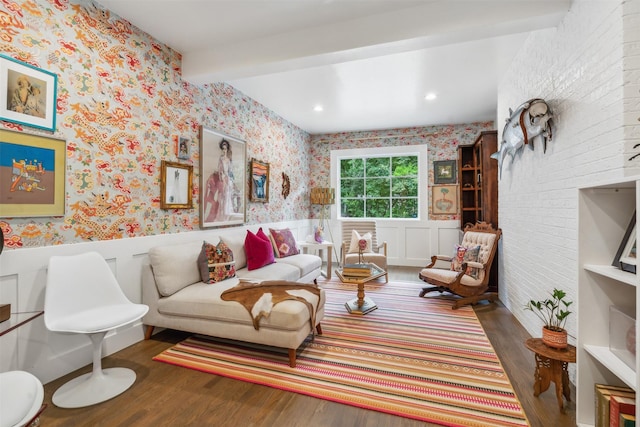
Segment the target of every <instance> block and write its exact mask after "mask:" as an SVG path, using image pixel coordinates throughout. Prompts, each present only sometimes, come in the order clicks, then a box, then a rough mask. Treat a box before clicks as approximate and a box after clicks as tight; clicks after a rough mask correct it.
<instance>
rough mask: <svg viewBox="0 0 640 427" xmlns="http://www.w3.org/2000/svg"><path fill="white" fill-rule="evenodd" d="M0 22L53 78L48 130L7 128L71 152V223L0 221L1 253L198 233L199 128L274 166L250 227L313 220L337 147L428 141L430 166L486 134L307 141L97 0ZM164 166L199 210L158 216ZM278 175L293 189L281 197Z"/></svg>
mask: <svg viewBox="0 0 640 427" xmlns="http://www.w3.org/2000/svg"><path fill="white" fill-rule="evenodd" d="M0 22H1V23H2V24H0V50H1V51H2V53H3V54H4V55H6V56H10V57H12V58H15V59H18V60H21V61H24V62H26V63H29V64H31V65H33V66H36V67H39V68H42V69H45V70H47V71H50V72H53V73H55V74H57V76H58V97H57V105H56V111H57V118H56V122H57V128H56V131H55V132H54V133H53V134H51V133H47V132H43V131H39V130H37V129H35V128H30V127H28V126H23V125H19V124H13V123H9V122H3V121H0V126H1V127H2V128H4V129H9V130H13V131H18V132H23V133H29V134H40V135H47V136H51V137H54V138H59V139H63V140H65V141H66V144H67V148H66V189H65V190H66V203H65V215H64V217H41V218H40V217H39V218H0V227H1V228H2V231H3V233H4V236H5V240H4V243H5V249H17V248H21V247H37V246H45V245H59V244H69V243H79V242H84V241H97V240H110V239H122V238H128V237H138V236H147V235H155V234H167V233H179V232H185V231H190V230H194V229H197V228H198V224H199V218H198V206H199V203H200V200H199V198H200V188H199V146H198V131H199V128H200V126H201V125H204V126H206V127H209V128H212V129H215V130H217V131H220V132H223V133H226V134H229V135H231V136H234V137H237V138H239V139H242V140H244V141H245V142H246V148H247V160H250V159H252V158H255V159H257V160H260V161H262V162H267V163H269V164H270V181H271V183H270V197H269V203H251V202H249V201H247V209H246V215H247V216H246V223H248V224H256V223H263V222H278V221H286V220H297V219H305V218H308V217H309V213H310V205H309V199H308V193H309V189H310V188H311V187H314V186H317V185H321V184H323V183H326V182H328V171H329V167H328V165H329V153H330V150H332V149H338V148H355V147H369V146H375V147H380V146H389V145H397V144H403V145H408V144H425V143H426V144H428V145H429V149H430V157H429V160H430V161H432V160H434V159H451V158H455V156H456V148H457V145H458V144H466V143H471V142H473V140H474V139H475V136H476V135H477V134H478V132H479V131H480V130H484V129H489V128H490V127H491V125H490V124H489V123H479V124H472V125H465V126H458V125H451V126H436V127H429V128H412V129H401V130H390V131H372V132H358V133H348V134H334V135H321V136H314V137H311V136H310V135H309V134H307V133H306V132H304V131H303V130H301V129H299V128H297V127H296V126H294V125H292V124H291V123H289V122H287V121H286V120H284V119H282V118H281V117H279V116H277V115H276V114H275V113H273V112H272V111H270V110H268V109H267V108H265V107H264V106H262V105H261V104H259V103H257V102H256V101H254V100H252V99H251V98H249V97H247V96H245V95H244V94H242V93H241V92H239V91H237V90H236V89H234V88H233V87H231V86H229V85H227V84H224V83H219V84H211V85H205V86H195V85H192V84H190V83H188V82H186V81H184V80H182V77H181V56H180V54H179V53H178V52H175V51H173V50H172V49H170V48H169V47H168V46H166V45H163V44H162V43H160V42H158V41H157V40H155V39H153V38H152V37H151V36H149V35H148V34H146V33H144V32H142V31H140V30H139V29H137V28H136V27H134V26H132V25H131V24H130V23H129V22H127V21H126V20H123V19H121V18H119V17H118V16H116V15H113V14H111V13H110V12H109V11H107V10H104V9H103V8H102V7H101V6H100V5H98V4H96V3H92V2H91V1H82V2H80V1H79V0H74V1H71V2H69V1H61V0H48V1H47V0H24V1H15V2H8V1H5V2H2V3H1V4H0ZM180 137H186V138H188V140H189V141H190V144H191V147H190V153H191V158H190V159H189V160H178V159H177V153H176V150H175V146H176V141H177V140H178V138H180ZM366 138H371V139H370V140H368V139H366ZM162 160H169V161H179V162H183V163H190V164H193V166H194V182H193V201H194V208H193V209H174V210H163V209H160V163H161V161H162ZM284 165H286V171H285V170H284ZM283 172H286V174H287V175H288V177H289V181H290V193H289V194H288V197H286V198H285V197H284V196H283V194H281V191H280V189H281V188H282V183H283V178H284V177H283V174H282V173H283ZM430 179H431V180H432V178H430ZM245 185H246V184H245ZM247 194H248V191H247ZM312 216H313V213H312ZM438 219H443V218H442V217H438Z"/></svg>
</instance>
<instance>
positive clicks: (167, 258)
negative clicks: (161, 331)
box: [142, 234, 325, 367]
mask: <svg viewBox="0 0 640 427" xmlns="http://www.w3.org/2000/svg"><path fill="white" fill-rule="evenodd" d="M223 239H224V241H225V243H227V244H228V246H229V247H230V248H231V249H232V251H233V254H234V259H235V262H236V269H237V270H236V272H237V277H234V278H230V279H225V280H223V281H220V282H217V283H213V284H207V283H204V282H202V280H201V276H200V271H199V268H198V264H197V259H198V256H199V254H200V251H201V248H202V243H203V242H202V240H199V241H194V242H190V243H184V244H179V245H167V246H159V247H155V248H152V249H151V250H150V251H149V264H146V265H144V266H143V271H142V302H143V303H144V304H146V305H148V306H149V312H148V314H147V315H146V316H144V318H143V319H142V320H143V323H144V325H145V326H146V327H147V330H146V333H145V338H146V339H149V338H150V337H151V334H152V333H153V330H154V327H156V326H157V327H163V328H170V329H176V330H181V331H187V332H193V333H199V334H204V335H209V336H213V337H219V338H227V339H234V340H239V341H246V342H251V343H257V344H265V345H270V346H274V347H282V348H286V349H288V350H289V364H290V366H291V367H295V363H296V349H297V348H298V347H299V346H300V344H301V343H302V342H303V341H304V340H305V338H306V337H307V336H308V335H309V334H310V333H311V332H312V331H313V327H312V325H311V319H312V317H311V316H310V313H309V309H308V307H307V306H306V305H305V304H303V303H302V302H299V301H282V302H280V303H278V304H276V305H274V306H273V308H272V309H271V312H270V315H269V316H268V317H266V318H263V319H262V320H261V322H260V328H259V330H256V329H255V328H254V325H253V320H252V318H251V316H250V315H249V313H248V311H247V309H245V308H244V306H243V305H241V304H240V303H238V302H236V301H223V300H222V299H221V294H222V293H223V292H224V291H225V290H227V289H230V288H233V287H235V286H236V285H238V284H239V283H240V281H241V280H242V281H245V280H248V281H256V282H261V281H276V280H280V281H289V282H299V283H312V282H315V280H316V278H317V277H318V276H319V275H320V267H321V264H322V261H321V259H320V257H318V256H316V255H309V254H297V255H292V256H288V257H286V258H276V259H275V261H276V262H275V263H272V264H269V265H266V266H264V267H261V268H258V269H254V270H248V269H247V266H246V264H247V261H246V254H245V250H244V237H243V235H241V234H239V235H237V236H232V237H227V236H225V237H224V238H223ZM217 240H218V239H217V237H216V238H215V239H213V238H212V239H211V243H213V244H215V243H216V241H217ZM305 298H306V297H305ZM313 298H316V299H315V301H314V300H313ZM307 299H308V300H309V301H310V302H311V303H312V304H313V305H314V306H317V311H316V313H315V325H313V326H315V329H316V330H317V332H318V333H322V330H321V327H320V321H321V320H322V319H323V317H324V302H325V293H324V290H322V289H320V301H318V300H317V296H316V295H309V298H307Z"/></svg>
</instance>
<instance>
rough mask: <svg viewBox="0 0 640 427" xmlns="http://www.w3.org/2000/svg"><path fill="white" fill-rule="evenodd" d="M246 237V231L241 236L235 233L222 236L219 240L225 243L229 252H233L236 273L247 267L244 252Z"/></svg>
mask: <svg viewBox="0 0 640 427" xmlns="http://www.w3.org/2000/svg"><path fill="white" fill-rule="evenodd" d="M246 237H247V233H246V231H243V232H242V233H241V234H238V233H235V234H230V235H224V236H222V237H220V240H222V241H223V242H225V243H226V244H227V246H228V247H229V249H231V252H233V260H234V261H235V262H236V271H237V270H240V269H241V268H245V267H246V266H247V253H246V252H245V250H244V240H245V239H246Z"/></svg>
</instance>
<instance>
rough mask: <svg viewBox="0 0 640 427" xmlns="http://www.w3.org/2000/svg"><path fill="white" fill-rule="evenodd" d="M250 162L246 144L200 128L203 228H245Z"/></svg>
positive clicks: (201, 216) (201, 214)
mask: <svg viewBox="0 0 640 427" xmlns="http://www.w3.org/2000/svg"><path fill="white" fill-rule="evenodd" d="M246 176H247V160H246V148H245V143H244V141H242V140H241V139H238V138H234V137H232V136H230V135H226V134H224V133H222V132H218V131H215V130H213V129H208V128H206V127H201V128H200V228H210V227H223V226H229V225H237V224H244V222H245V216H246V203H245V200H246V194H247V193H246V188H247V185H246V182H247V181H246Z"/></svg>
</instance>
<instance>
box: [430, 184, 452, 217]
mask: <svg viewBox="0 0 640 427" xmlns="http://www.w3.org/2000/svg"><path fill="white" fill-rule="evenodd" d="M431 213H432V214H433V215H455V214H457V213H458V186H457V185H434V186H433V187H431Z"/></svg>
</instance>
